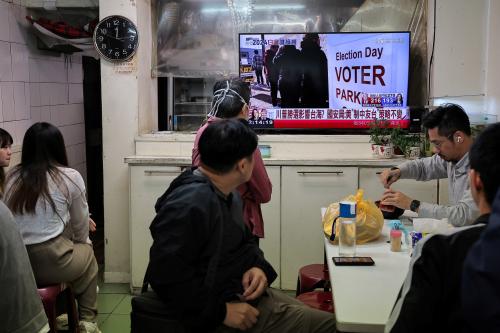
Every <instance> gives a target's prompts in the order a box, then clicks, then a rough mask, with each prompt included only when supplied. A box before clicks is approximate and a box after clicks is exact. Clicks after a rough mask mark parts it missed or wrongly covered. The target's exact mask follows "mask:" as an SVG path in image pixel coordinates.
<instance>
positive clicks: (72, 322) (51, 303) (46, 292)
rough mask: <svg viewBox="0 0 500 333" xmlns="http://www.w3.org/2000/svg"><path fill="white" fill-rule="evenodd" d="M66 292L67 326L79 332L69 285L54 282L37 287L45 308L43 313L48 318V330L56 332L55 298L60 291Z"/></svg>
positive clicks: (71, 330) (72, 295)
mask: <svg viewBox="0 0 500 333" xmlns="http://www.w3.org/2000/svg"><path fill="white" fill-rule="evenodd" d="M63 292H64V293H66V295H65V296H66V311H67V313H68V326H69V331H70V332H74V333H80V328H79V323H78V312H77V311H76V303H75V295H74V294H73V290H71V287H69V286H66V285H65V284H64V283H60V284H54V285H50V286H45V287H38V294H39V295H40V297H41V299H42V303H43V308H44V309H45V314H46V315H47V317H48V319H49V326H50V332H53V333H55V332H57V328H56V316H57V315H56V313H57V310H56V300H57V296H59V294H61V293H63Z"/></svg>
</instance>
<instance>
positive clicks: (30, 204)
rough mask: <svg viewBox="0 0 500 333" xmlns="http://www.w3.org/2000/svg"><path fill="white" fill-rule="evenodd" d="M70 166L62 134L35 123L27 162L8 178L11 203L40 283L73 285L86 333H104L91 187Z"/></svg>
mask: <svg viewBox="0 0 500 333" xmlns="http://www.w3.org/2000/svg"><path fill="white" fill-rule="evenodd" d="M67 165H68V159H67V156H66V150H65V146H64V139H63V137H62V135H61V132H60V131H59V130H58V129H57V128H56V127H55V126H53V125H51V124H48V123H36V124H34V125H33V126H31V127H30V128H29V129H28V131H27V132H26V134H25V136H24V140H23V149H22V156H21V163H20V164H19V165H18V166H16V167H15V168H14V169H13V170H12V171H11V172H10V173H9V174H8V176H7V183H6V189H5V201H6V203H7V205H8V206H9V208H10V209H11V211H12V213H13V214H14V218H15V220H16V223H17V225H18V228H19V230H20V232H21V235H22V237H23V241H24V244H25V245H26V249H27V250H28V255H29V257H30V262H31V266H32V268H33V273H34V275H35V279H36V281H37V284H38V285H39V286H42V285H49V284H56V283H61V282H65V283H69V284H70V285H71V286H72V287H73V290H74V292H75V294H76V298H77V300H78V309H79V315H80V332H100V331H99V329H98V328H97V324H96V316H97V295H96V293H97V291H96V288H97V270H98V267H97V262H96V259H95V257H94V251H93V249H92V243H91V242H90V239H89V237H88V236H89V223H91V222H90V221H91V220H90V219H89V210H88V205H87V199H86V197H85V184H84V182H83V179H82V176H81V175H80V174H79V173H78V171H76V170H74V169H70V168H68V167H67Z"/></svg>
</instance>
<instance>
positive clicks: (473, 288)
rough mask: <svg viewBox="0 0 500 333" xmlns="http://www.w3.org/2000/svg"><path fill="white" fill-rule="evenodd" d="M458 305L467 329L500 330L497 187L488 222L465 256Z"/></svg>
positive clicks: (499, 223)
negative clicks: (460, 304) (460, 296)
mask: <svg viewBox="0 0 500 333" xmlns="http://www.w3.org/2000/svg"><path fill="white" fill-rule="evenodd" d="M462 309H463V314H464V318H465V322H466V327H467V331H468V332H500V191H498V192H497V196H496V199H495V201H494V202H493V206H492V213H491V216H490V219H489V221H488V226H487V227H486V229H485V230H484V232H483V233H482V234H481V237H480V238H479V240H478V241H477V242H476V243H475V244H474V245H473V246H472V247H471V249H470V251H469V253H468V254H467V257H466V259H465V263H464V271H463V275H462Z"/></svg>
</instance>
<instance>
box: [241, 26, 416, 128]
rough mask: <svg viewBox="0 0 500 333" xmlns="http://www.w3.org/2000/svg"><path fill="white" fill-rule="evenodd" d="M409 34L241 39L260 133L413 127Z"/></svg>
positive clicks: (253, 123)
mask: <svg viewBox="0 0 500 333" xmlns="http://www.w3.org/2000/svg"><path fill="white" fill-rule="evenodd" d="M409 53H410V33H409V32H377V33H319V34H318V33H271V34H249V33H245V34H240V35H239V55H240V59H239V74H240V77H241V78H242V79H243V80H245V81H247V82H249V83H250V85H251V88H252V97H251V100H250V115H249V122H250V125H251V126H252V127H253V128H255V129H273V130H287V129H291V130H296V129H311V130H320V129H346V130H355V129H366V128H369V126H370V124H371V123H372V122H373V121H374V120H385V121H387V124H388V125H389V127H401V128H408V127H409V125H410V119H409V114H410V112H409V108H408V106H407V101H408V73H409V56H410V54H409Z"/></svg>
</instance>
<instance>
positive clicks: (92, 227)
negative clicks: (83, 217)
mask: <svg viewBox="0 0 500 333" xmlns="http://www.w3.org/2000/svg"><path fill="white" fill-rule="evenodd" d="M89 231H90V232H95V231H96V224H95V222H94V220H92V219H91V218H90V217H89Z"/></svg>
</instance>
